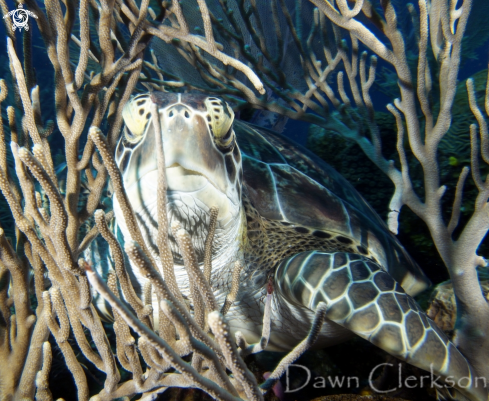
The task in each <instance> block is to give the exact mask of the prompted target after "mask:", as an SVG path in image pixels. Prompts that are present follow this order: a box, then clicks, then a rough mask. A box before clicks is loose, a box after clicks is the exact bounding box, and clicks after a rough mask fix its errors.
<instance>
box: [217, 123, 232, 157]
mask: <svg viewBox="0 0 489 401" xmlns="http://www.w3.org/2000/svg"><path fill="white" fill-rule="evenodd" d="M235 143H236V139H235V135H234V130H233V126H232V125H231V127H230V128H229V130H228V132H226V134H225V135H224V136H223V137H221V138H219V141H217V140H216V145H217V146H218V148H219V149H220V150H221V151H223V152H230V151H232V150H233V148H234V144H235Z"/></svg>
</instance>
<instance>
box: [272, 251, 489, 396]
mask: <svg viewBox="0 0 489 401" xmlns="http://www.w3.org/2000/svg"><path fill="white" fill-rule="evenodd" d="M275 284H276V288H277V291H278V293H279V294H280V295H281V296H282V297H284V298H285V299H286V300H287V301H288V302H291V303H293V304H295V305H299V306H302V307H305V308H308V309H310V310H312V311H315V310H316V308H317V306H318V304H319V303H320V302H324V303H325V304H326V305H327V311H326V317H327V318H328V319H330V320H332V321H333V322H335V323H337V324H339V325H341V326H343V327H345V328H346V329H349V330H351V331H353V332H354V333H356V334H358V335H359V336H360V337H363V338H365V339H366V340H368V341H370V342H372V343H373V344H375V345H377V346H378V347H380V348H382V349H383V350H385V351H387V352H388V353H389V354H391V355H394V356H395V357H397V358H399V359H402V360H405V361H406V362H408V363H410V364H412V365H414V366H417V367H419V368H421V369H424V370H427V371H428V372H432V374H433V375H436V376H440V377H441V379H442V380H444V381H445V382H446V383H447V384H448V385H450V386H452V385H453V386H454V387H456V388H457V390H458V391H460V392H461V393H462V394H463V395H465V396H466V397H468V398H469V399H474V400H487V390H486V388H485V387H484V386H483V385H482V383H480V382H479V383H478V382H477V380H474V378H475V372H474V371H473V369H472V368H471V367H470V365H469V364H468V362H467V360H466V359H465V357H464V356H463V355H462V354H461V353H460V351H459V350H458V349H457V348H456V347H455V345H454V344H453V343H451V342H450V341H449V340H448V338H447V337H446V335H445V334H444V333H443V332H442V331H441V330H440V329H439V328H438V326H436V324H435V323H434V322H433V321H432V320H430V319H429V318H428V317H427V316H426V314H425V313H424V312H423V311H422V310H421V308H420V307H419V306H418V305H417V304H416V302H415V301H414V300H413V298H411V297H410V296H409V295H408V294H406V293H405V292H404V290H403V289H402V287H401V286H400V285H399V284H398V283H397V282H396V281H395V280H394V279H393V278H392V277H391V276H390V275H389V274H388V273H386V272H385V271H384V270H383V269H382V268H381V267H380V266H379V265H378V264H376V263H374V262H372V261H371V260H369V259H366V258H364V257H362V256H360V255H356V254H351V253H343V252H335V253H327V252H319V251H308V252H302V253H299V254H297V255H295V256H292V257H290V258H288V259H286V260H284V261H283V262H282V263H281V264H280V266H279V267H278V269H277V271H276V273H275ZM469 383H471V384H469ZM459 384H460V385H459Z"/></svg>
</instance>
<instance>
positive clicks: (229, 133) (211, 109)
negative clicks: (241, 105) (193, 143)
mask: <svg viewBox="0 0 489 401" xmlns="http://www.w3.org/2000/svg"><path fill="white" fill-rule="evenodd" d="M205 104H206V106H207V112H208V117H207V120H208V121H209V128H210V130H211V132H212V135H213V136H214V141H215V143H216V145H217V147H218V148H219V149H221V150H222V151H228V150H229V149H231V148H232V147H233V145H234V131H233V120H234V112H233V109H232V108H231V107H229V105H228V104H227V103H226V102H224V101H222V100H220V99H218V98H215V97H210V98H207V99H206V101H205Z"/></svg>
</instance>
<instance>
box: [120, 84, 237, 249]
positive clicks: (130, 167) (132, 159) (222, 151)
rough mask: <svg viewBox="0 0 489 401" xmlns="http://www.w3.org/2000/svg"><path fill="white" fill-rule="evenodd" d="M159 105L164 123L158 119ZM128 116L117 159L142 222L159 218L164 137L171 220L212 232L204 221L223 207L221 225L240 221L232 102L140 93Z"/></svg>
mask: <svg viewBox="0 0 489 401" xmlns="http://www.w3.org/2000/svg"><path fill="white" fill-rule="evenodd" d="M153 104H156V106H157V118H158V119H159V124H154V121H153V118H154V116H153V115H152V113H151V108H152V105H153ZM122 115H123V118H124V123H125V126H124V130H123V133H122V138H121V140H120V142H119V144H118V146H117V149H116V162H117V164H118V166H119V168H120V170H121V172H122V175H123V179H124V184H125V188H126V191H127V193H128V196H129V199H130V201H131V204H132V206H133V208H134V211H135V212H136V214H138V217H139V218H140V221H141V218H142V219H143V221H145V220H147V221H148V224H150V221H151V220H153V221H155V220H156V199H157V198H156V184H157V174H158V160H157V147H156V138H157V136H160V137H161V139H162V143H163V149H164V154H165V167H166V177H167V183H168V190H167V196H168V212H169V217H170V218H169V220H170V224H171V223H172V221H171V219H172V218H173V217H175V218H177V219H178V220H179V221H180V222H181V223H182V224H183V225H184V227H185V228H186V229H187V230H189V231H190V232H191V234H194V235H195V234H196V235H197V236H198V235H199V232H198V231H199V230H200V231H203V230H204V231H205V233H206V232H207V231H206V230H205V229H204V223H205V221H206V220H207V219H206V216H207V215H208V213H209V209H210V208H211V207H212V206H217V207H218V208H219V216H218V227H220V228H221V229H224V228H225V227H226V226H228V225H233V224H234V223H233V221H236V220H237V217H238V216H239V214H240V210H241V183H242V167H241V155H240V151H239V148H238V145H237V143H236V137H235V133H234V130H233V120H234V113H233V110H232V109H231V107H230V106H229V105H228V104H227V103H226V102H224V101H222V100H220V99H218V98H216V97H212V96H205V95H200V94H170V93H161V92H156V93H152V94H146V95H138V96H136V97H134V98H133V99H132V100H131V101H130V102H128V103H127V104H126V106H125V107H124V110H123V113H122ZM158 125H159V132H156V129H155V127H156V126H158ZM116 213H117V210H116ZM146 215H147V216H146ZM153 224H154V223H153ZM143 231H144V230H143ZM200 234H202V233H200ZM197 248H198V246H197Z"/></svg>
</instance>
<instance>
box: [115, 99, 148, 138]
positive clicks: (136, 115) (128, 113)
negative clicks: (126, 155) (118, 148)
mask: <svg viewBox="0 0 489 401" xmlns="http://www.w3.org/2000/svg"><path fill="white" fill-rule="evenodd" d="M150 117H151V111H150V100H149V98H148V96H147V95H140V96H136V97H135V98H134V99H132V100H131V101H129V102H127V103H126V105H125V106H124V109H123V110H122V118H123V119H124V123H125V128H124V138H125V139H126V141H128V142H130V143H135V142H139V141H140V140H141V138H142V137H143V135H144V132H145V130H146V126H147V125H148V121H149V120H150Z"/></svg>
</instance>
